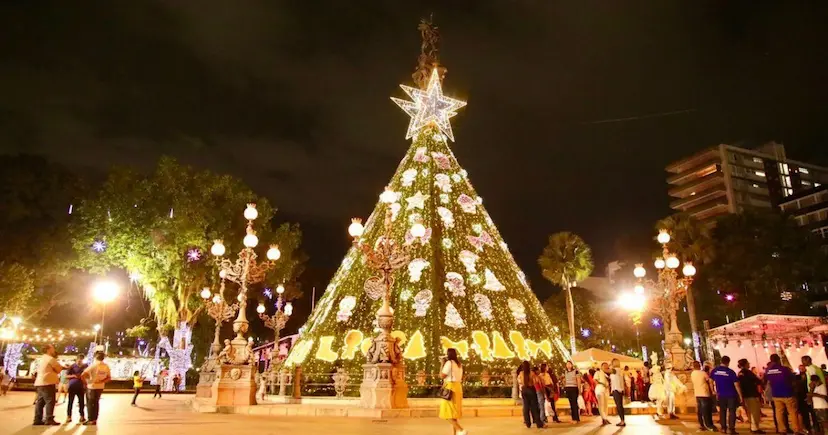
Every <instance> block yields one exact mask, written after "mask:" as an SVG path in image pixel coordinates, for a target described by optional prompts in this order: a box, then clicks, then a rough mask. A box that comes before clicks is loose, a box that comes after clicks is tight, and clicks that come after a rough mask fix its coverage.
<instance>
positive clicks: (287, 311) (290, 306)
mask: <svg viewBox="0 0 828 435" xmlns="http://www.w3.org/2000/svg"><path fill="white" fill-rule="evenodd" d="M291 314H293V304H292V303H290V302H288V303H287V304H285V315H287V316H290V315H291Z"/></svg>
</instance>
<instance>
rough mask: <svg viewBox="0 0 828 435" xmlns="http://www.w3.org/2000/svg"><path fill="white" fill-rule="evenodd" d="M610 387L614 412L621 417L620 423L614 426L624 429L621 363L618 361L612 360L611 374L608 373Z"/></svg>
mask: <svg viewBox="0 0 828 435" xmlns="http://www.w3.org/2000/svg"><path fill="white" fill-rule="evenodd" d="M610 385H611V389H612V400H613V401H614V402H615V410H616V411H617V412H618V416H619V417H621V423H618V424H617V425H616V426H618V427H624V426H626V425H627V423H625V422H624V387H625V385H624V374H623V373H622V372H621V361H619V360H618V359H613V360H612V372H610Z"/></svg>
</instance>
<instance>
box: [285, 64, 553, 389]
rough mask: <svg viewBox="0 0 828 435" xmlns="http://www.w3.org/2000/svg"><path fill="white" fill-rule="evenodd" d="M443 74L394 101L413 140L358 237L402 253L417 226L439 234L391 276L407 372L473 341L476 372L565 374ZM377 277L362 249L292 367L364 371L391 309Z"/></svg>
mask: <svg viewBox="0 0 828 435" xmlns="http://www.w3.org/2000/svg"><path fill="white" fill-rule="evenodd" d="M442 71H443V69H442V68H441V67H437V68H435V69H434V70H431V69H428V70H427V71H426V72H425V75H424V78H425V81H426V82H427V83H426V84H425V85H422V84H421V86H422V89H421V90H417V89H414V88H404V89H406V94H408V95H409V96H410V97H411V98H412V100H413V101H404V100H395V102H397V104H398V105H400V106H401V107H402V108H403V110H404V111H405V112H406V113H408V114H409V115H410V116H411V124H410V125H409V131H408V133H407V136H408V137H409V138H413V140H412V142H411V144H410V147H409V149H408V152H407V153H406V155H405V157H403V159H402V162H401V164H400V165H399V167H398V168H397V171H396V173H395V174H394V175H393V176H392V177H391V180H390V182H389V183H388V184H387V188H385V189H383V190H382V191H381V195H379V196H380V199H379V200H378V201H377V202H376V205H375V208H374V211H373V213H372V214H371V215H370V216H369V218H368V219H367V220H366V221H365V223H364V224H362V223H361V222H360V226H359V228H355V230H357V231H353V232H352V231H349V233H350V234H351V235H352V236H354V235H357V237H358V239H359V243H360V244H365V245H368V246H377V244H378V242H379V241H381V240H382V238H383V237H390V238H391V239H393V241H394V242H395V243H397V244H398V245H403V244H404V243H405V242H406V241H407V240H406V236H407V235H408V234H409V233H411V229H412V223H415V222H418V223H420V224H422V226H423V228H425V229H427V230H430V232H431V234H430V237H428V240H422V241H419V240H415V241H414V242H413V243H411V244H410V245H407V246H406V249H407V250H408V251H409V260H408V261H407V262H406V264H405V265H404V266H403V267H401V268H400V269H397V270H394V271H393V272H392V274H393V275H392V277H393V280H392V281H391V282H392V283H391V286H390V300H391V305H392V306H393V309H394V312H393V314H394V328H393V329H394V330H395V331H394V332H396V331H401V332H402V333H404V334H405V336H406V337H408V340H407V342H406V343H405V345H404V347H403V349H402V351H403V358H404V359H405V363H406V371H407V372H408V373H417V372H420V371H425V372H426V373H437V372H438V371H439V370H440V367H441V364H440V358H439V357H440V355H442V354H443V352H444V346H443V345H444V344H446V343H449V342H450V343H451V344H453V345H457V346H458V347H461V346H462V345H461V343H463V342H465V343H466V346H467V347H466V349H467V350H466V352H467V353H468V357H467V358H465V357H464V361H463V365H464V370H465V371H466V373H470V374H471V373H480V372H482V370H484V369H486V370H488V371H489V372H490V373H494V372H502V373H506V372H507V371H511V370H513V367H514V366H515V365H516V364H517V363H518V360H519V358H520V357H528V358H529V359H534V358H544V359H545V360H547V361H548V362H549V363H551V364H553V365H555V366H562V364H563V361H564V358H563V357H564V356H565V354H564V353H563V352H561V348H560V346H555V345H554V343H558V342H560V334H559V332H557V331H554V330H553V326H552V323H551V322H550V320H549V318H548V317H547V315H546V313H545V312H544V311H543V308H542V306H541V304H540V302H539V301H538V299H537V297H536V296H535V295H534V293H533V292H532V289H531V288H530V286H529V284H528V282H527V281H526V279H525V275H524V274H523V272H522V271H521V270H520V268H519V267H518V265H517V264H516V263H515V261H514V258H513V257H512V255H511V253H510V252H509V251H508V249H507V247H506V244H505V242H503V240H502V237H501V235H500V233H499V231H498V229H497V227H496V226H495V225H494V222H493V221H492V220H491V218H490V216H489V214H488V213H487V212H486V210H485V208H484V206H483V204H482V201H480V200H479V199H478V198H479V197H480V196H479V195H478V194H477V192H475V190H474V188H473V186H472V184H471V182H470V181H469V179H468V176H467V173H466V171H465V170H463V169H462V167H460V165H459V164H458V162H457V159H456V157H455V155H454V153H453V152H452V150H451V148H450V147H449V140H453V139H454V136H453V134H452V132H451V130H450V125H449V123H448V118H450V117H451V116H453V115H454V111H455V110H456V109H458V108H460V107H462V105H463V104H458V103H454V102H452V100H451V99H446V97H443V96H442V90H441V83H440V80H441V76H442ZM455 101H456V100H455ZM387 192H390V193H387ZM378 193H380V192H378ZM389 213H390V214H391V216H392V219H391V230H390V233H388V235H387V236H386V229H385V228H384V226H383V222H384V221H383V220H384V219H385V217H386V216H387V215H389ZM418 231H420V229H419V228H418ZM411 235H413V234H411ZM422 239H426V237H422ZM374 275H375V271H374V270H372V268H371V267H369V265H368V264H367V260H366V255H365V253H364V252H363V250H362V249H359V248H357V247H356V246H352V247H351V248H350V249H349V250H348V252H347V254H346V255H345V257H344V259H343V261H342V265H341V266H340V268H339V270H337V272H336V273H335V274H334V276H333V278H332V279H331V282H330V284H329V285H328V287H327V290H326V292H325V294H324V295H323V296H322V298H321V299H320V301H319V303H318V304H317V306H316V308H315V309H314V311H313V312H312V313H311V315H310V317H309V319H308V322H307V323H306V325H305V326H304V327H303V331H304V332H303V335H302V337H301V338H300V340H299V342H298V343H297V344H296V346H294V348H293V349H292V350H291V352H290V354H289V356H288V358H287V360H286V364H287V365H288V366H291V365H295V364H302V368H303V371H304V372H305V373H331V372H334V371H335V368H336V367H341V368H343V369H344V370H346V371H347V372H349V373H358V372H361V371H362V365H363V364H365V363H366V359H365V357H364V353H363V352H364V351H363V352H359V351H357V350H356V348H357V345H358V344H357V343H359V342H360V338H361V339H362V341H361V343H360V344H359V346H360V349H365V346H366V345H367V346H370V345H371V337H372V336H374V335H375V334H376V331H377V329H376V328H377V324H376V322H375V319H376V315H375V313H376V312H377V310H378V308H380V306H381V304H382V300H381V298H380V299H376V300H375V299H374V298H373V297H372V292H369V291H367V290H368V288H366V281H367V280H369V278H370V277H372V276H374ZM346 298H347V299H346ZM510 299H511V300H512V301H511V302H510ZM343 301H348V302H345V303H344V304H343ZM513 332H514V333H513ZM327 337H330V339H328V338H327ZM443 338H445V340H443ZM323 339H324V341H323ZM320 349H321V350H320ZM458 350H459V351H463V350H464V349H458ZM461 353H462V352H461ZM334 355H336V359H335V360H334V361H331V360H332V359H334Z"/></svg>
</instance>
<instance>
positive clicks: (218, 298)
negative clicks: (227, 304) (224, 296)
mask: <svg viewBox="0 0 828 435" xmlns="http://www.w3.org/2000/svg"><path fill="white" fill-rule="evenodd" d="M219 302H221V296H219V295H215V296H213V303H214V304H217V303H219Z"/></svg>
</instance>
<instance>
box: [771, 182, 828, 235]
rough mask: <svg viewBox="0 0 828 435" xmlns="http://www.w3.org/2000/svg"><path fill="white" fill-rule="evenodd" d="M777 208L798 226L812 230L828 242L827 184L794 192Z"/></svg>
mask: <svg viewBox="0 0 828 435" xmlns="http://www.w3.org/2000/svg"><path fill="white" fill-rule="evenodd" d="M779 208H781V209H782V212H783V213H786V214H788V215H790V216H791V217H793V218H794V220H796V223H797V224H798V225H799V226H801V227H805V228H807V229H809V230H811V231H813V232H814V233H815V234H817V235H819V236H820V237H822V238H823V239H826V243H828V185H825V186H817V187H815V188H813V189H808V190H803V191H802V192H798V193H795V194H793V195H791V196H789V197H788V198H786V199H785V202H783V203H781V204H779Z"/></svg>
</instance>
